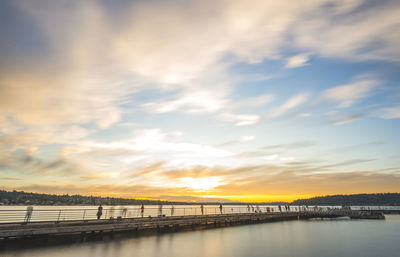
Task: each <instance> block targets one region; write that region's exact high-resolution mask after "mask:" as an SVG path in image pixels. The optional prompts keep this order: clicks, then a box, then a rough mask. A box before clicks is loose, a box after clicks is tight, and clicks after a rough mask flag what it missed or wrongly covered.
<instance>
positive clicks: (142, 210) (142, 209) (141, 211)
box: [140, 204, 144, 218]
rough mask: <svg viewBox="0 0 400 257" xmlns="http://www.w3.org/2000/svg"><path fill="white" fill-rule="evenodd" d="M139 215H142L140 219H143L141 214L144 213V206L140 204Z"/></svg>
mask: <svg viewBox="0 0 400 257" xmlns="http://www.w3.org/2000/svg"><path fill="white" fill-rule="evenodd" d="M140 213H141V214H142V218H143V213H144V205H143V204H142V207H140Z"/></svg>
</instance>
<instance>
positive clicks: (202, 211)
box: [200, 205, 204, 215]
mask: <svg viewBox="0 0 400 257" xmlns="http://www.w3.org/2000/svg"><path fill="white" fill-rule="evenodd" d="M200 209H201V215H204V205H200Z"/></svg>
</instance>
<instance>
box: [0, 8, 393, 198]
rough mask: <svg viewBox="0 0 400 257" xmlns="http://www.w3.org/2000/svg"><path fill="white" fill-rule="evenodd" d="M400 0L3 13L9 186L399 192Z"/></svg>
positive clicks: (203, 194) (2, 107)
mask: <svg viewBox="0 0 400 257" xmlns="http://www.w3.org/2000/svg"><path fill="white" fill-rule="evenodd" d="M399 17H400V2H399V1H396V0H393V1H390V0H389V1H382V0H379V1H378V0H376V1H365V0H303V1H283V0H279V1H278V0H277V1H274V0H268V1H266V0H246V1H237V0H227V1H224V0H221V1H208V0H200V1H195V0H193V1H183V0H182V1H179V0H175V1H169V0H167V1H165V0H163V1H157V0H148V1H128V0H116V1H111V0H102V1H67V0H65V1H63V0H57V1H52V0H48V1H45V0H26V1H23V0H9V1H1V2H0V185H1V186H2V187H3V188H4V189H7V190H12V189H16V190H25V191H33V192H46V193H57V194H64V193H69V194H75V193H79V194H85V195H102V196H120V197H134V198H154V199H168V200H216V201H217V200H218V201H219V200H221V199H226V200H241V201H274V200H293V199H296V198H298V197H308V196H313V195H325V194H337V193H346V194H349V193H373V192H398V191H399V185H400V135H399V131H400V85H399V83H400V72H399V71H400V19H399Z"/></svg>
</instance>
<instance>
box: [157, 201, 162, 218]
mask: <svg viewBox="0 0 400 257" xmlns="http://www.w3.org/2000/svg"><path fill="white" fill-rule="evenodd" d="M158 216H159V217H161V216H162V203H159V204H158Z"/></svg>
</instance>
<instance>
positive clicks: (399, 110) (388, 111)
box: [375, 106, 400, 119]
mask: <svg viewBox="0 0 400 257" xmlns="http://www.w3.org/2000/svg"><path fill="white" fill-rule="evenodd" d="M375 115H376V116H377V117H380V118H383V119H400V106H394V107H388V108H382V109H379V110H378V111H376V113H375Z"/></svg>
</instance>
